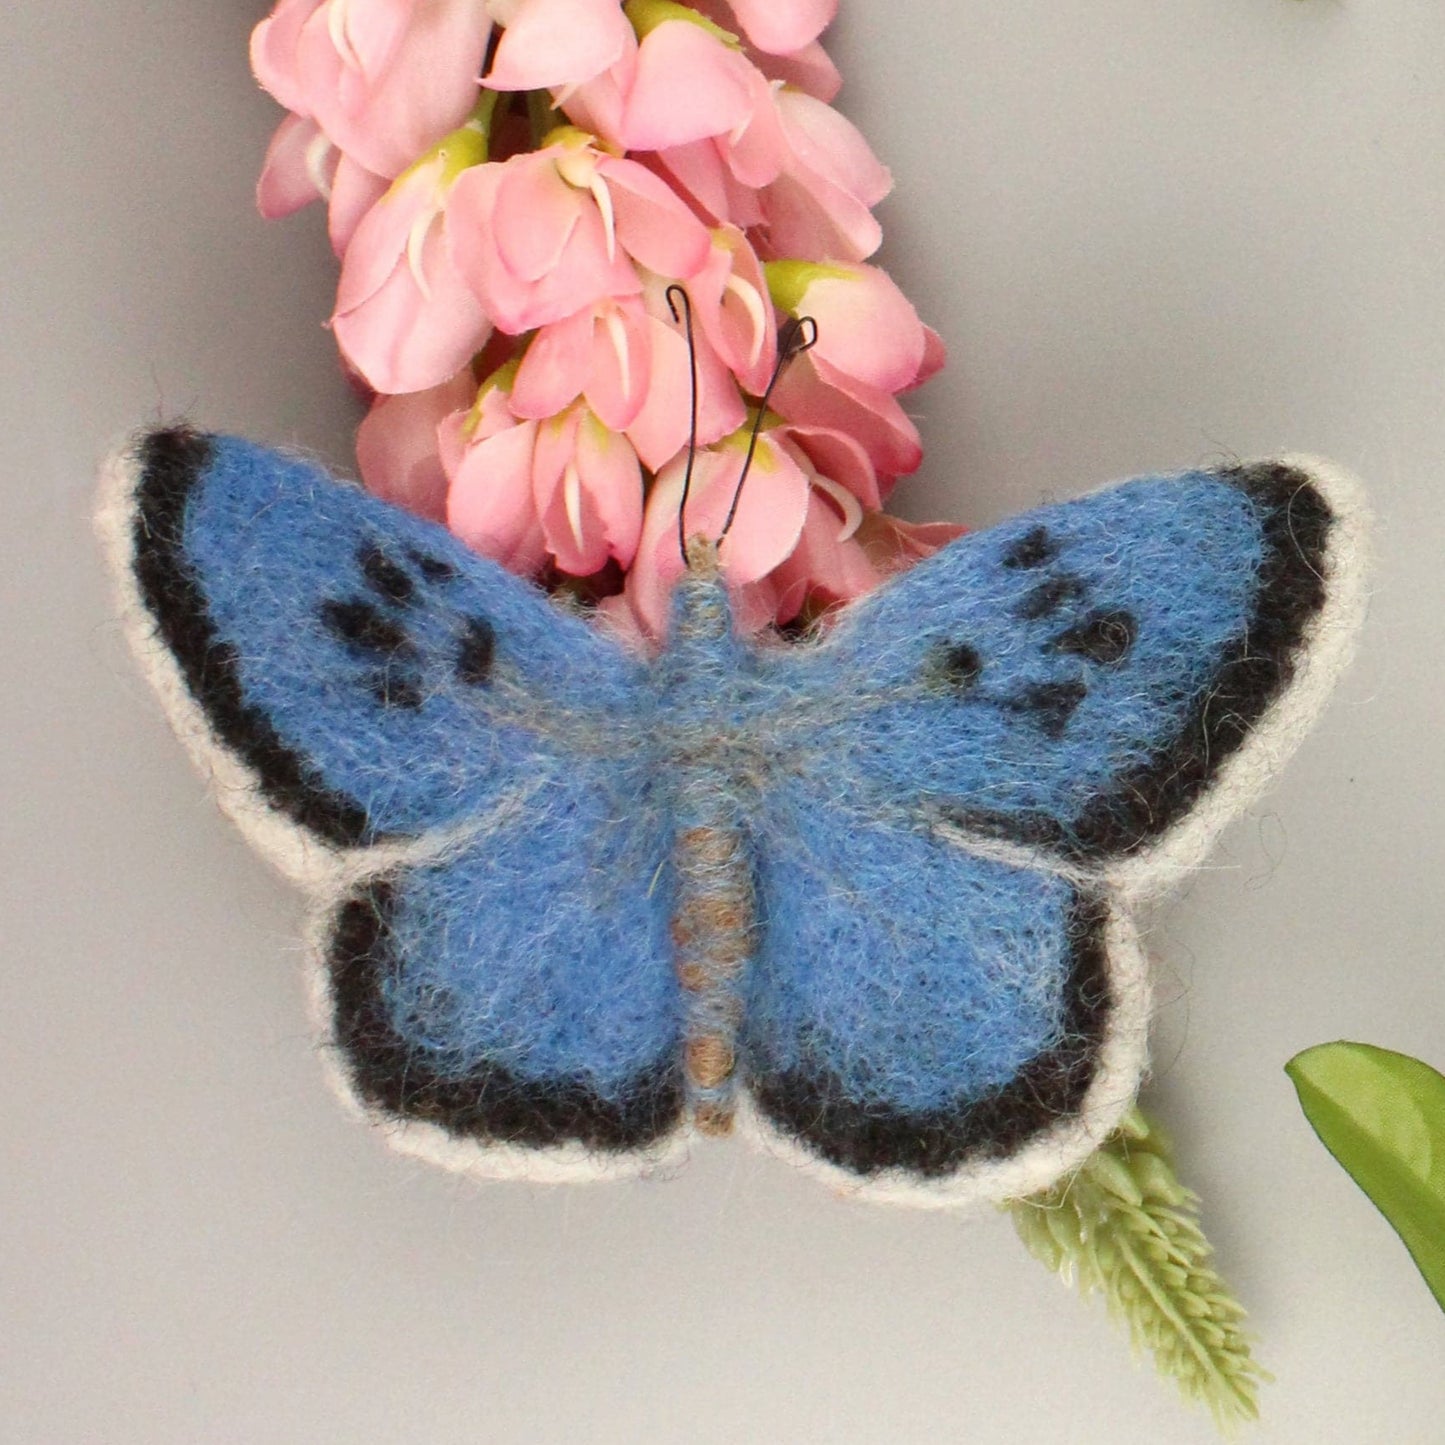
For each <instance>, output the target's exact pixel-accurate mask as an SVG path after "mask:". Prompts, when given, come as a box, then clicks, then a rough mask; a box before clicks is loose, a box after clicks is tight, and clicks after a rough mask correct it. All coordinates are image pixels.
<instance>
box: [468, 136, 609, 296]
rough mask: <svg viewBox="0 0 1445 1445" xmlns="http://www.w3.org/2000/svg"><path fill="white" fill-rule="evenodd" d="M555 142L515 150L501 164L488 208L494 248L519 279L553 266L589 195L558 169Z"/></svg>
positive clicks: (535, 275) (534, 278)
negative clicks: (516, 153)
mask: <svg viewBox="0 0 1445 1445" xmlns="http://www.w3.org/2000/svg"><path fill="white" fill-rule="evenodd" d="M556 154H557V152H556V149H555V148H552V147H549V148H548V149H547V150H544V151H538V152H536V153H535V154H533V155H526V156H516V157H515V158H514V159H512V160H510V161H507V162H505V163H504V164H503V165H502V166H501V168H500V177H499V181H498V185H497V195H496V207H495V210H494V211H493V213H492V225H493V227H494V228H495V237H496V247H497V254H498V255H499V256H500V257H501V259H502V264H503V265H504V266H505V267H506V268H507V270H508V271H510V272H511V273H512V275H513V276H515V277H516V278H517V279H518V280H521V281H537V280H539V279H540V278H541V277H543V276H545V275H546V274H547V273H548V272H549V271H551V270H554V269H555V268H556V266H557V263H558V262H559V261H560V260H561V259H562V252H563V251H564V250H565V249H566V247H567V243H568V242H569V241H570V240H571V239H572V237H573V235H574V234H575V232H576V230H577V223H578V221H579V220H580V219H581V216H582V212H583V208H584V207H585V206H591V205H595V202H594V201H593V200H592V198H591V197H590V196H588V195H586V194H585V193H584V192H581V191H578V190H577V189H576V188H575V187H573V186H569V185H568V184H567V182H566V181H564V180H563V179H562V177H561V176H560V175H558V174H557V167H556V165H555V164H554V158H555V156H556Z"/></svg>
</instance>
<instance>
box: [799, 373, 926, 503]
mask: <svg viewBox="0 0 1445 1445" xmlns="http://www.w3.org/2000/svg"><path fill="white" fill-rule="evenodd" d="M772 406H773V409H774V410H775V411H776V412H777V413H778V415H779V416H783V417H786V418H787V419H788V420H789V421H790V422H793V423H794V424H795V425H796V426H800V427H828V428H831V429H832V430H834V431H839V432H842V433H843V434H844V435H845V436H851V437H853V438H855V439H856V440H857V441H859V442H860V443H861V444H862V445H863V447H864V448H865V449H866V450H867V452H868V456H869V458H870V459H871V460H872V462H873V465H874V466H875V467H876V468H877V469H878V473H879V477H880V491H882V492H883V493H884V495H886V494H887V487H886V485H885V483H886V481H888V480H891V479H892V478H894V477H899V476H904V475H906V474H907V473H909V472H912V471H915V470H917V467H918V464H919V462H921V461H922V460H923V447H922V445H921V443H920V442H919V439H918V429H917V427H915V426H914V425H913V423H912V422H911V421H910V420H909V418H908V416H907V414H906V413H905V412H904V410H903V408H902V407H901V406H899V405H898V403H897V401H896V400H894V398H893V396H892V395H891V394H890V393H888V392H886V391H880V390H879V389H878V388H877V387H870V386H867V385H865V384H864V383H863V382H860V381H858V380H857V379H856V378H855V377H850V376H848V375H847V374H846V373H844V372H841V371H838V370H837V369H836V368H835V367H831V366H829V365H828V363H827V362H826V361H821V360H818V359H816V358H814V356H813V355H812V353H811V352H809V353H808V354H807V355H805V356H800V357H798V358H797V359H796V360H795V361H793V362H792V363H791V364H790V365H789V366H788V367H787V369H786V370H785V371H784V372H783V374H782V377H781V378H780V379H779V381H778V386H777V389H776V390H775V391H774V392H773V399H772Z"/></svg>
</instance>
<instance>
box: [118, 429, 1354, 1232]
mask: <svg viewBox="0 0 1445 1445" xmlns="http://www.w3.org/2000/svg"><path fill="white" fill-rule="evenodd" d="M102 524H103V530H104V531H105V533H106V535H107V537H108V538H109V541H110V544H111V550H112V552H113V554H114V557H115V560H116V563H117V570H118V575H119V576H120V578H121V582H122V590H123V594H124V601H125V603H126V606H127V611H128V615H129V618H130V621H131V624H132V629H131V630H132V636H133V640H134V642H135V644H136V647H137V649H138V652H139V653H140V655H141V657H142V659H143V660H144V662H145V663H146V665H147V667H148V670H149V671H150V673H151V675H152V677H153V679H154V680H155V681H156V683H157V685H158V687H159V690H160V692H161V695H162V697H163V699H164V700H165V701H166V702H167V704H168V707H169V710H170V712H171V715H172V717H173V720H174V721H175V723H176V725H177V727H178V729H179V731H180V732H181V735H182V737H183V738H184V739H185V740H186V741H187V743H188V745H189V746H190V748H191V750H192V752H193V753H194V754H195V756H196V757H197V758H198V759H199V760H200V761H202V763H203V764H204V765H205V766H206V767H207V768H208V769H209V770H210V772H211V774H212V776H213V777H214V778H215V780H216V782H217V785H218V791H219V796H220V799H221V801H222V803H223V805H225V806H226V807H227V809H228V811H230V812H231V813H232V814H233V815H234V816H235V817H236V818H237V820H238V821H239V822H241V823H242V824H243V826H245V827H246V828H247V830H248V831H249V832H250V833H251V834H252V836H253V838H254V839H255V840H256V841H257V843H258V845H259V846H261V847H262V848H263V850H264V851H266V852H267V854H268V855H269V856H270V857H272V858H273V859H274V860H275V861H276V862H277V863H278V864H279V865H280V866H281V867H283V868H284V869H285V870H286V871H287V872H288V873H290V874H291V875H292V876H293V877H296V878H297V879H298V880H299V881H301V882H302V883H303V884H305V885H306V886H307V887H308V888H310V889H311V890H312V891H313V893H315V894H316V896H317V899H318V905H317V914H316V917H317V922H316V924H315V927H314V929H313V933H314V955H315V960H316V970H315V974H316V980H317V987H316V993H317V998H318V1007H319V1009H320V1010H321V1011H322V1012H323V1013H324V1015H325V1026H326V1029H327V1032H328V1037H329V1040H330V1042H331V1044H332V1045H333V1049H332V1052H331V1058H332V1060H333V1062H334V1065H335V1069H334V1072H335V1076H336V1082H337V1083H338V1086H339V1087H340V1089H341V1090H342V1092H343V1094H344V1095H345V1096H346V1097H347V1098H348V1099H349V1100H350V1101H352V1102H353V1103H354V1104H355V1105H356V1106H357V1107H358V1108H359V1109H360V1110H361V1111H362V1112H363V1113H365V1114H366V1115H367V1116H368V1117H370V1118H372V1119H373V1120H375V1121H377V1122H379V1123H381V1124H382V1125H383V1126H384V1127H385V1128H386V1132H387V1134H388V1137H389V1138H390V1139H391V1140H392V1142H393V1143H395V1144H397V1145H398V1146H399V1147H401V1148H403V1149H405V1150H408V1151H410V1152H414V1153H419V1154H422V1155H425V1156H426V1157H429V1158H433V1159H436V1160H438V1161H439V1162H441V1163H444V1164H446V1165H448V1166H449V1167H454V1168H458V1169H466V1170H471V1171H474V1172H479V1173H489V1174H503V1175H505V1174H521V1175H525V1176H527V1177H535V1178H572V1177H595V1176H616V1175H619V1174H625V1173H630V1172H638V1171H645V1170H648V1169H652V1168H656V1167H658V1166H660V1165H664V1164H667V1163H669V1162H671V1161H672V1160H674V1159H676V1158H677V1157H679V1156H680V1155H681V1154H683V1153H685V1152H686V1150H687V1149H688V1148H689V1147H690V1144H691V1141H693V1140H694V1139H696V1138H697V1137H698V1135H699V1134H716V1133H724V1132H729V1131H730V1130H735V1131H737V1132H742V1133H745V1134H747V1135H748V1136H750V1137H752V1138H754V1139H756V1140H758V1141H759V1142H761V1143H763V1144H764V1145H766V1146H768V1147H770V1148H772V1149H774V1150H775V1151H776V1152H779V1153H781V1154H783V1155H785V1156H786V1157H789V1158H792V1159H794V1160H796V1161H797V1162H800V1163H802V1164H805V1165H806V1166H807V1167H810V1168H812V1169H814V1170H815V1171H817V1172H819V1173H821V1174H823V1175H825V1176H827V1177H828V1178H829V1179H830V1180H831V1181H833V1182H835V1183H840V1184H842V1185H843V1186H844V1187H847V1188H850V1189H853V1190H855V1191H857V1192H860V1193H864V1194H868V1195H872V1196H874V1197H878V1198H886V1199H896V1200H903V1201H908V1202H914V1203H924V1204H943V1203H961V1202H967V1201H970V1200H975V1199H980V1198H992V1199H998V1198H1006V1197H1012V1196H1016V1195H1020V1194H1025V1193H1030V1192H1033V1191H1035V1190H1037V1189H1041V1188H1044V1187H1047V1186H1048V1185H1049V1184H1050V1183H1052V1182H1054V1180H1056V1179H1057V1178H1058V1177H1060V1176H1061V1175H1062V1174H1063V1173H1065V1172H1066V1171H1067V1170H1068V1169H1070V1168H1072V1167H1074V1166H1075V1165H1077V1164H1078V1163H1079V1162H1080V1161H1081V1160H1082V1159H1083V1158H1084V1157H1086V1156H1087V1154H1088V1153H1089V1152H1091V1150H1092V1149H1093V1148H1094V1147H1096V1145H1097V1144H1098V1143H1099V1142H1100V1141H1101V1140H1102V1139H1103V1138H1104V1137H1105V1136H1106V1135H1107V1134H1108V1132H1109V1131H1110V1129H1112V1127H1113V1126H1114V1124H1115V1123H1116V1122H1117V1120H1118V1118H1119V1117H1120V1115H1121V1114H1122V1112H1123V1110H1124V1109H1125V1108H1126V1107H1127V1106H1128V1105H1129V1103H1130V1102H1131V1101H1132V1099H1133V1097H1134V1094H1135V1092H1136V1090H1137V1087H1138V1084H1139V1081H1140V1078H1141V1076H1142V1073H1143V1069H1144V1065H1145V1044H1144V1036H1145V1025H1146V1020H1147V1012H1148V987H1147V979H1146V970H1145V968H1144V965H1143V961H1142V957H1141V954H1140V949H1139V946H1138V941H1137V938H1136V936H1135V934H1134V930H1133V926H1132V922H1131V912H1132V909H1133V907H1134V906H1135V905H1136V904H1137V902H1138V900H1139V899H1140V898H1141V897H1142V896H1143V895H1145V894H1147V893H1148V892H1150V891H1152V890H1154V889H1156V888H1158V887H1160V886H1162V885H1163V884H1165V883H1167V882H1168V881H1169V879H1170V878H1172V877H1174V876H1176V875H1177V874H1178V872H1179V871H1180V870H1181V869H1183V868H1185V867H1188V866H1191V865H1192V864H1194V863H1196V862H1197V861H1198V860H1199V858H1200V857H1201V856H1202V852H1203V849H1204V848H1205V847H1206V846H1207V843H1208V840H1209V837H1210V836H1211V835H1212V833H1213V832H1214V831H1216V830H1217V828H1218V827H1219V826H1220V825H1221V824H1222V823H1223V822H1224V821H1226V820H1227V818H1228V817H1229V816H1231V815H1232V814H1233V813H1234V812H1236V811H1237V810H1238V809H1239V808H1240V807H1241V806H1243V805H1244V804H1245V803H1246V802H1247V801H1248V800H1249V799H1250V798H1251V797H1252V796H1253V795H1254V794H1255V793H1256V792H1257V791H1258V789H1259V787H1260V786H1262V784H1263V783H1264V782H1265V781H1267V779H1268V777H1269V776H1270V775H1271V774H1272V772H1273V771H1274V769H1275V768H1276V767H1277V766H1278V764H1279V763H1280V762H1282V761H1283V758H1284V756H1285V755H1286V754H1287V753H1288V751H1289V750H1290V749H1291V748H1292V746H1293V744H1294V743H1295V742H1296V741H1297V740H1298V737H1299V736H1300V735H1301V733H1302V732H1303V730H1304V728H1305V727H1306V726H1307V724H1308V722H1309V720H1310V718H1311V717H1312V716H1313V714H1314V712H1315V711H1316V710H1317V708H1318V707H1319V705H1320V704H1321V702H1322V701H1323V698H1324V695H1325V693H1326V692H1327V690H1328V687H1329V685H1330V682H1331V681H1332V679H1333V677H1334V675H1335V673H1336V672H1337V671H1338V669H1339V667H1340V666H1341V665H1342V664H1343V662H1344V661H1345V659H1346V657H1347V655H1348V651H1349V647H1350V639H1351V636H1352V634H1353V630H1354V623H1355V622H1356V620H1357V618H1358V615H1359V612H1360V609H1361V606H1362V599H1363V589H1362V585H1361V577H1360V571H1361V559H1362V555H1363V548H1362V527H1363V512H1362V509H1361V507H1360V504H1359V502H1358V499H1357V496H1356V494H1355V492H1354V490H1353V487H1352V485H1351V484H1350V483H1349V482H1348V481H1347V479H1345V478H1343V477H1341V476H1340V475H1339V474H1338V473H1336V472H1334V471H1333V470H1332V469H1330V468H1329V467H1327V466H1326V465H1324V464H1321V463H1315V462H1310V461H1299V460H1291V461H1284V462H1267V463H1260V464H1254V465H1250V466H1241V467H1233V468H1223V469H1219V470H1214V471H1192V472H1186V473H1183V474H1180V475H1177V476H1169V477H1153V478H1145V479H1141V480H1138V481H1134V482H1130V483H1126V484H1123V485H1121V486H1117V487H1115V488H1113V489H1110V490H1106V491H1103V492H1100V493H1097V494H1095V495H1093V496H1089V497H1085V498H1082V499H1079V500H1076V501H1071V502H1065V503H1062V504H1059V505H1056V506H1051V507H1046V508H1043V509H1041V510H1038V511H1035V512H1033V513H1030V514H1028V515H1027V516H1024V517H1021V518H1018V519H1015V520H1013V521H1010V522H1006V523H1004V524H1002V525H1001V526H998V527H995V528H992V529H990V530H988V531H984V532H979V533H974V534H971V535H968V536H965V537H963V538H961V539H959V540H958V541H956V542H954V543H953V544H951V545H950V546H948V547H947V548H945V549H943V550H942V551H940V552H939V553H937V554H936V555H935V556H933V557H932V558H930V559H928V560H927V561H925V562H922V563H920V564H919V565H918V566H916V567H915V568H913V569H912V570H911V571H909V572H908V573H906V574H905V575H903V576H901V577H899V578H897V579H895V580H894V581H893V582H891V583H890V584H888V585H887V586H885V587H883V588H882V589H880V590H879V591H878V592H877V593H875V594H873V595H872V596H870V597H868V598H865V599H863V600H862V601H860V602H858V603H855V604H854V605H852V606H851V607H849V608H847V609H846V610H845V611H844V612H843V613H842V614H841V615H840V617H839V618H838V619H837V620H836V622H835V623H834V624H833V625H832V626H830V627H829V628H828V629H827V630H826V631H825V632H824V633H822V634H821V635H820V636H819V637H818V638H816V639H812V640H807V641H803V642H795V643H782V642H777V641H774V642H767V641H764V642H752V641H748V640H746V639H743V638H741V637H739V636H738V635H737V633H736V632H735V630H734V628H733V626H732V621H731V614H730V610H729V606H728V599H727V592H726V588H725V585H724V582H723V578H722V574H721V572H720V570H719V560H718V549H717V548H716V547H715V546H713V545H712V544H710V543H709V542H707V541H706V539H696V540H695V541H694V542H693V543H692V544H690V546H689V562H690V566H689V570H688V573H687V575H686V576H685V577H684V579H683V580H682V582H681V583H680V584H679V587H678V590H677V595H676V599H675V605H674V615H673V620H672V626H671V630H670V632H669V635H668V637H667V640H666V642H665V644H664V646H663V647H662V649H661V651H660V653H659V655H658V656H657V657H656V658H655V659H651V660H649V659H644V658H641V657H639V656H635V655H633V654H631V653H629V652H628V651H626V650H625V649H624V648H623V647H622V646H620V645H619V644H617V643H616V642H614V641H613V640H611V639H609V638H608V637H606V636H605V635H603V634H602V633H601V632H600V631H598V630H596V629H595V628H594V627H592V626H590V625H589V624H588V623H587V622H586V621H585V620H583V619H582V618H581V617H580V616H578V615H576V614H573V613H569V612H566V611H564V610H562V609H561V608H560V607H559V606H557V605H556V604H554V603H553V602H552V601H551V600H549V599H548V598H547V597H546V596H545V595H544V594H543V593H541V592H540V591H538V590H537V589H536V588H534V587H532V586H531V585H530V584H528V583H526V582H525V581H522V580H520V579H518V578H516V577H514V576H512V575H510V574H508V573H507V572H505V571H504V570H503V569H502V568H500V567H498V566H496V565H495V564H493V563H491V562H490V561H488V560H487V559H485V558H482V557H479V556H477V555H475V554H473V553H472V552H470V551H469V550H467V549H466V548H465V547H463V546H462V545H461V544H460V543H459V542H457V541H456V540H455V539H454V538H453V537H451V536H450V535H449V534H448V533H446V532H445V531H444V530H443V529H441V528H439V527H437V526H435V525H433V524H431V523H428V522H424V521H421V520H419V519H417V518H414V517H412V516H410V515H407V514H405V513H403V512H401V511H399V510H397V509H395V508H393V507H391V506H388V505H387V504H385V503H383V502H380V501H379V500H377V499H376V498H373V497H371V496H369V495H367V494H365V493H363V492H362V491H360V490H359V489H357V488H355V487H353V486H349V485H345V484H341V483H338V482H335V481H333V480H331V479H330V478H329V477H327V476H326V475H325V474H324V473H323V472H321V471H320V470H319V469H317V468H316V467H315V466H313V465H311V464H310V463H308V462H306V461H304V460H300V459H297V458H293V457H289V456H286V455H284V454H280V453H276V452H273V451H268V450H266V449H264V448H261V447H258V446H254V445H252V444H250V443H247V442H244V441H240V440H236V439H232V438H224V437H214V436H207V435H203V434H199V433H196V432H192V431H190V430H187V429H184V428H176V429H168V430H162V431H157V432H154V433H152V434H150V435H148V436H145V437H143V438H142V439H140V440H139V441H138V442H137V443H136V444H135V445H134V446H132V447H131V448H130V449H128V450H127V451H126V453H124V454H123V455H122V456H120V457H119V458H117V460H116V461H115V463H114V464H113V466H112V467H111V469H110V478H109V481H108V484H107V490H106V501H105V505H104V507H103V509H102ZM721 563H722V567H723V568H724V569H725V565H726V544H725V543H724V544H723V548H722V559H721Z"/></svg>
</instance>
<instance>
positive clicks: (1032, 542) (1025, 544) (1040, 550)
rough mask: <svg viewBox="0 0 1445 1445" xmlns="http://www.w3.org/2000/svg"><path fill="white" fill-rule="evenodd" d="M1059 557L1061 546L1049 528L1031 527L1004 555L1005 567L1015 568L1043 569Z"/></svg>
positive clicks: (1011, 544)
mask: <svg viewBox="0 0 1445 1445" xmlns="http://www.w3.org/2000/svg"><path fill="white" fill-rule="evenodd" d="M1058 555H1059V544H1058V542H1057V541H1055V539H1054V538H1053V537H1051V536H1050V535H1049V529H1048V528H1047V527H1042V526H1039V527H1030V528H1029V530H1028V531H1027V532H1025V533H1024V534H1023V536H1022V537H1020V538H1018V539H1017V541H1015V542H1012V543H1010V545H1009V547H1008V550H1007V551H1006V552H1005V553H1004V554H1003V565H1004V566H1005V567H1013V568H1029V567H1042V566H1043V565H1044V563H1045V562H1052V561H1053V559H1054V558H1055V557H1057V556H1058Z"/></svg>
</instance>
